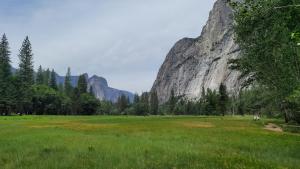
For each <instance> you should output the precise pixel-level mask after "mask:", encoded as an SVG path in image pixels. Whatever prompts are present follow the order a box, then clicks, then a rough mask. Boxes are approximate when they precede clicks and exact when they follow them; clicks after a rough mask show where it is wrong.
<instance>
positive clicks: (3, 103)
mask: <svg viewBox="0 0 300 169" xmlns="http://www.w3.org/2000/svg"><path fill="white" fill-rule="evenodd" d="M10 81H11V65H10V51H9V44H8V41H7V38H6V35H5V34H4V35H3V37H2V40H1V42H0V115H2V114H5V115H7V114H9V111H10V110H9V109H10V107H11V104H12V98H11V97H10V96H11V94H10V93H9V89H10V88H11V87H13V86H12V85H11V83H10Z"/></svg>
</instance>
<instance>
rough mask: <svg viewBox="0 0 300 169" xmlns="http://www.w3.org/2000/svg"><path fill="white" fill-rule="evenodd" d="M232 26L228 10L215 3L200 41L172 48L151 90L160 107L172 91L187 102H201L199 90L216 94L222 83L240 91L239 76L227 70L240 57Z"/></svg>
mask: <svg viewBox="0 0 300 169" xmlns="http://www.w3.org/2000/svg"><path fill="white" fill-rule="evenodd" d="M232 24H233V20H232V10H231V8H230V7H229V6H228V4H226V0H217V1H216V2H215V4H214V7H213V10H212V11H211V12H210V15H209V19H208V21H207V23H206V25H205V27H204V28H203V30H202V33H201V35H200V37H198V38H196V39H190V38H184V39H182V40H180V41H178V42H177V43H176V44H175V46H174V47H173V48H172V49H171V51H170V52H169V54H168V55H167V57H166V59H165V61H164V63H163V65H162V66H161V68H160V70H159V73H158V76H157V79H156V81H155V82H154V85H153V87H152V91H157V93H158V97H159V100H160V102H161V103H163V102H166V101H167V100H168V99H169V97H170V94H171V91H172V90H174V92H175V94H176V95H177V96H185V97H186V98H188V99H197V98H200V96H201V92H202V88H204V89H207V88H210V89H212V90H218V88H219V86H220V84H221V83H224V84H225V85H226V86H227V89H228V90H229V91H230V92H231V93H237V92H238V91H239V89H240V86H241V80H240V79H239V76H240V73H239V72H237V71H233V70H230V69H229V66H228V60H229V59H233V58H237V57H238V56H239V47H238V45H237V44H236V43H235V42H234V33H233V30H232Z"/></svg>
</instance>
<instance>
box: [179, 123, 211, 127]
mask: <svg viewBox="0 0 300 169" xmlns="http://www.w3.org/2000/svg"><path fill="white" fill-rule="evenodd" d="M181 124H182V125H183V126H184V127H189V128H212V127H215V126H214V125H213V124H211V123H209V122H185V123H181Z"/></svg>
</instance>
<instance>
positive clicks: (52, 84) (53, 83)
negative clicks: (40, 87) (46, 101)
mask: <svg viewBox="0 0 300 169" xmlns="http://www.w3.org/2000/svg"><path fill="white" fill-rule="evenodd" d="M50 87H51V88H52V89H54V90H58V87H57V82H56V73H55V71H54V69H52V71H51V78H50Z"/></svg>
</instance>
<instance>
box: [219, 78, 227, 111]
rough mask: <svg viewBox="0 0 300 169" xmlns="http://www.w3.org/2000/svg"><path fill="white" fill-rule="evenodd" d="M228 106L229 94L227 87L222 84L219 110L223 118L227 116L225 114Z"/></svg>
mask: <svg viewBox="0 0 300 169" xmlns="http://www.w3.org/2000/svg"><path fill="white" fill-rule="evenodd" d="M227 104H228V94H227V89H226V86H225V85H224V84H223V83H221V85H220V88H219V109H220V113H222V115H223V116H225V113H226V111H227Z"/></svg>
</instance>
